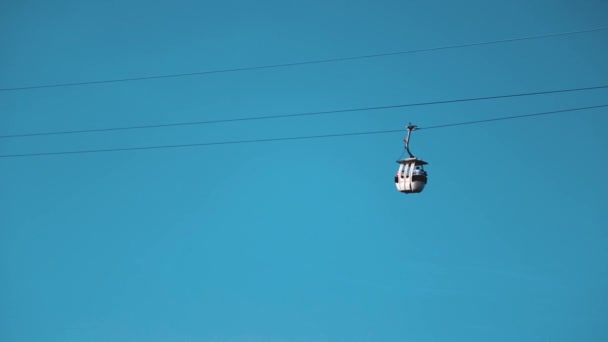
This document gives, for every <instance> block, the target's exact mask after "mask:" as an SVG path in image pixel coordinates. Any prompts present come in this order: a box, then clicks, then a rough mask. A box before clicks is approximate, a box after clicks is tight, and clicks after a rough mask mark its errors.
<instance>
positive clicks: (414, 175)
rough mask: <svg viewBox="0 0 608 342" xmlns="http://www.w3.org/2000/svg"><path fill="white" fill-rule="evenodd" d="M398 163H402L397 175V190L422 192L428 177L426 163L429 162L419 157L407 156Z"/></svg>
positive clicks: (409, 192) (408, 192)
mask: <svg viewBox="0 0 608 342" xmlns="http://www.w3.org/2000/svg"><path fill="white" fill-rule="evenodd" d="M397 163H399V164H400V165H399V170H398V171H397V174H396V175H395V186H396V187H397V190H399V191H400V192H403V193H405V194H411V193H419V192H422V190H423V189H424V186H425V185H426V182H427V179H428V176H427V173H426V171H424V165H427V164H428V163H427V162H425V161H424V160H421V159H418V158H405V159H402V160H399V161H397Z"/></svg>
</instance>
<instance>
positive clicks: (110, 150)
mask: <svg viewBox="0 0 608 342" xmlns="http://www.w3.org/2000/svg"><path fill="white" fill-rule="evenodd" d="M605 107H608V104H603V105H596V106H588V107H578V108H569V109H562V110H554V111H549V112H541V113H532V114H523V115H515V116H506V117H500V118H493V119H485V120H475V121H465V122H458V123H452V124H445V125H438V126H430V127H420V128H417V129H418V130H422V129H426V130H429V129H436V128H444V127H452V126H463V125H473V124H480V123H488V122H494V121H504V120H513V119H522V118H528V117H534V116H543V115H555V114H559V113H566V112H575V111H581V110H589V109H597V108H605ZM397 132H403V129H395V130H383V131H367V132H354V133H338V134H323V135H309V136H299V137H283V138H268V139H253V140H235V141H219V142H208V143H195V144H180V145H160V146H142V147H124V148H111V149H99V150H78V151H61V152H41V153H23V154H5V155H0V158H22V157H39V156H57V155H68V154H90V153H103V152H120V151H141V150H159V149H171V148H184V147H204V146H217V145H236V144H252V143H261V142H276V141H288V140H305V139H322V138H336V137H349V136H361V135H372V134H386V133H397Z"/></svg>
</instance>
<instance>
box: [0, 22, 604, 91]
mask: <svg viewBox="0 0 608 342" xmlns="http://www.w3.org/2000/svg"><path fill="white" fill-rule="evenodd" d="M605 30H608V27H598V28H592V29H586V30H578V31H567V32H559V33H551V34H543V35H535V36H526V37H518V38H508V39H499V40H490V41H482V42H475V43H464V44H455V45H445V46H438V47H431V48H423V49H413V50H404V51H394V52H385V53H376V54H369V55H359V56H350V57H340V58H327V59H318V60H311V61H301V62H292V63H279V64H267V65H258V66H250V67H242V68H229V69H217V70H207V71H199V72H188V73H179V74H166V75H155V76H142V77H130V78H115V79H108V80H97V81H83V82H71V83H55V84H46V85H33V86H24V87H9V88H0V92H5V91H17V90H31V89H42V88H60V87H75V86H83V85H94V84H107V83H120V82H133V81H146V80H155V79H167V78H177V77H187V76H202V75H210V74H223V73H232V72H240V71H248V70H262V69H275V68H286V67H294V66H301V65H311V64H322V63H335V62H344V61H351V60H357V59H370V58H378V57H387V56H395V55H406V54H414V53H420V52H430V51H439V50H449V49H458V48H467V47H473V46H482V45H491V44H500V43H510V42H517V41H524V40H533V39H541V38H549V37H558V36H569V35H576V34H583V33H590V32H598V31H605Z"/></svg>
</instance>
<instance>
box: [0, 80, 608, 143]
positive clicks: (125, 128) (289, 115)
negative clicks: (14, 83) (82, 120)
mask: <svg viewBox="0 0 608 342" xmlns="http://www.w3.org/2000/svg"><path fill="white" fill-rule="evenodd" d="M606 88H608V85H602V86H595V87H585V88H569V89H558V90H547V91H538V92H529V93H518V94H506V95H494V96H484V97H472V98H464V99H451V100H438V101H430V102H415V103H405V104H396V105H387V106H376V107H360V108H347V109H336V110H325V111H318V112H305V113H294V114H278V115H266V116H257V117H244V118H232V119H217V120H206V121H191V122H177V123H167V124H157V125H140V126H125V127H109V128H96V129H81V130H73V131H56V132H38V133H23V134H7V135H0V139H9V138H25V137H35V136H48V135H64V134H77V133H95V132H111V131H124V130H135V129H149V128H163V127H177V126H192V125H207V124H217V123H230V122H240V121H254V120H271V119H279V118H294V117H304V116H314V115H329V114H340V113H352V112H363V111H372V110H384V109H395V108H406V107H421V106H432V105H440V104H448V103H458V102H472V101H483V100H496V99H505V98H512V97H524V96H535V95H547V94H558V93H569V92H578V91H587V90H596V89H606Z"/></svg>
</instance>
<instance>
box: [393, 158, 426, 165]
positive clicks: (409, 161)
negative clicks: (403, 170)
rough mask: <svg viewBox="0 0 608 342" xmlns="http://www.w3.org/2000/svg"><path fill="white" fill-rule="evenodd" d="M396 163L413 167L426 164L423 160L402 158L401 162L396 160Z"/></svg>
mask: <svg viewBox="0 0 608 342" xmlns="http://www.w3.org/2000/svg"><path fill="white" fill-rule="evenodd" d="M397 163H399V164H414V165H427V164H428V163H427V162H425V161H424V160H422V159H418V158H403V159H401V160H398V161H397Z"/></svg>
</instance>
